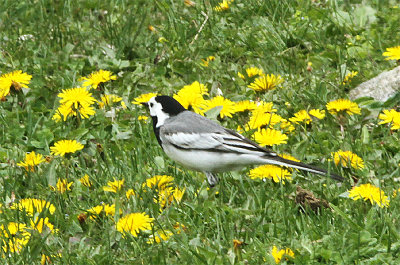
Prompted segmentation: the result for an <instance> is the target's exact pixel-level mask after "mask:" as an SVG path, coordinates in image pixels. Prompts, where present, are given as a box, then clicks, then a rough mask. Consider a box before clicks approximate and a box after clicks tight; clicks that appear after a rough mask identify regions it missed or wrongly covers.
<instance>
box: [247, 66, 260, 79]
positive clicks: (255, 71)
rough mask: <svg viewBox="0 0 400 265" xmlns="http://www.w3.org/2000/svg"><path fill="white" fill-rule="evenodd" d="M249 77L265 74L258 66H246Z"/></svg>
mask: <svg viewBox="0 0 400 265" xmlns="http://www.w3.org/2000/svg"><path fill="white" fill-rule="evenodd" d="M246 74H247V77H253V76H259V75H264V72H263V70H262V69H261V68H258V67H249V68H246Z"/></svg>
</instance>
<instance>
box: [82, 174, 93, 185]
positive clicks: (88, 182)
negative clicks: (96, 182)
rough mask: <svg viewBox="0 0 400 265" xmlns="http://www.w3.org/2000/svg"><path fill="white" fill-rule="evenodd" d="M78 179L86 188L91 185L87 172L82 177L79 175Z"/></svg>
mask: <svg viewBox="0 0 400 265" xmlns="http://www.w3.org/2000/svg"><path fill="white" fill-rule="evenodd" d="M79 181H80V182H81V184H82V185H83V186H86V187H88V188H90V187H91V186H92V182H91V181H90V179H89V175H88V174H85V175H84V176H83V177H81V178H80V179H79Z"/></svg>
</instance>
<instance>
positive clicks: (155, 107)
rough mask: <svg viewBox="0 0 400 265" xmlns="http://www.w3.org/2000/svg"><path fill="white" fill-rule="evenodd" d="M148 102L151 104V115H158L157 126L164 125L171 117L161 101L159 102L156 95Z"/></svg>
mask: <svg viewBox="0 0 400 265" xmlns="http://www.w3.org/2000/svg"><path fill="white" fill-rule="evenodd" d="M147 104H148V105H149V109H150V116H151V117H157V124H156V128H158V127H160V126H163V125H164V122H165V120H166V119H168V118H169V115H168V113H165V112H164V111H163V108H162V105H161V103H159V102H157V101H156V100H155V97H153V98H151V99H150V100H149V102H148V103H147Z"/></svg>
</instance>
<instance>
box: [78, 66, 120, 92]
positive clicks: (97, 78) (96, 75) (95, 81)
mask: <svg viewBox="0 0 400 265" xmlns="http://www.w3.org/2000/svg"><path fill="white" fill-rule="evenodd" d="M116 79H117V76H116V75H113V74H112V72H110V71H107V70H99V71H97V72H93V73H91V74H90V75H89V76H88V77H82V78H81V79H80V81H83V84H82V86H84V87H90V88H95V89H96V88H97V87H98V86H99V85H100V84H101V83H105V82H108V81H110V80H116Z"/></svg>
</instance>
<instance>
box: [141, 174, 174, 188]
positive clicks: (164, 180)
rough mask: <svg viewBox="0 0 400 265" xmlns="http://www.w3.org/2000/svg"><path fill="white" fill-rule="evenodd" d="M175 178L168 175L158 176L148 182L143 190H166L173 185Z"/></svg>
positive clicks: (143, 185)
mask: <svg viewBox="0 0 400 265" xmlns="http://www.w3.org/2000/svg"><path fill="white" fill-rule="evenodd" d="M173 181H174V178H173V177H171V176H167V175H156V176H154V177H151V178H149V179H147V180H146V182H145V183H143V184H142V188H146V187H147V188H149V189H156V190H164V189H166V188H168V187H170V186H171V185H172V184H173Z"/></svg>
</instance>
